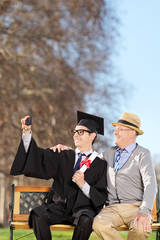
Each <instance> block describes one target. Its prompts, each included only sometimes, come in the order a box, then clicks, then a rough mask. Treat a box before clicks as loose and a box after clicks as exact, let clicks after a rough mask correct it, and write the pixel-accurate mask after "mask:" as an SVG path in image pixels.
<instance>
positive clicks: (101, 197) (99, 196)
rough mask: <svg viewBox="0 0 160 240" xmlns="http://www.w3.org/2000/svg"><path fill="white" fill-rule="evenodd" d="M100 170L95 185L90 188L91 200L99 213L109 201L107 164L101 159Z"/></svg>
mask: <svg viewBox="0 0 160 240" xmlns="http://www.w3.org/2000/svg"><path fill="white" fill-rule="evenodd" d="M98 169H99V173H98V176H97V180H96V182H95V184H94V185H92V184H91V186H90V199H91V202H92V204H93V206H94V208H95V209H97V212H99V211H100V209H101V208H102V207H103V205H104V203H105V202H106V200H107V178H106V175H107V163H106V162H105V161H103V160H100V159H99V163H98Z"/></svg>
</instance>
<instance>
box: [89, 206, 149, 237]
mask: <svg viewBox="0 0 160 240" xmlns="http://www.w3.org/2000/svg"><path fill="white" fill-rule="evenodd" d="M140 205H141V202H136V203H132V204H124V203H121V204H114V205H111V206H106V207H105V208H103V209H102V210H101V211H100V213H99V214H98V215H97V216H96V217H95V218H94V222H93V227H92V228H93V230H94V231H95V233H96V234H97V235H98V236H99V237H100V238H101V239H104V240H123V238H122V237H121V235H120V234H119V232H118V231H117V230H116V227H119V226H121V225H124V224H126V225H128V226H129V233H128V238H127V239H128V240H145V239H147V238H148V237H149V234H150V233H151V232H152V230H150V231H149V232H144V231H143V230H138V229H137V225H136V224H135V225H134V226H133V220H134V218H135V216H136V214H137V213H138V211H139V206H140Z"/></svg>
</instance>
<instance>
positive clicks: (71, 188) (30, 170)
mask: <svg viewBox="0 0 160 240" xmlns="http://www.w3.org/2000/svg"><path fill="white" fill-rule="evenodd" d="M31 120H32V119H31V118H29V116H26V117H24V118H23V119H22V120H21V123H22V130H23V134H22V139H21V142H20V145H19V148H18V151H17V154H16V157H15V160H14V162H13V165H12V168H11V172H10V174H11V175H20V174H24V175H25V176H27V177H35V178H41V179H51V178H53V180H54V181H53V185H52V188H51V191H50V193H49V196H48V200H47V204H46V205H43V206H38V207H36V208H34V209H33V210H32V211H31V213H30V216H29V226H30V227H31V228H32V227H33V230H34V233H35V236H36V238H37V239H38V240H51V239H52V236H51V231H50V225H52V224H60V223H63V224H65V223H66V224H74V225H75V230H74V233H73V237H72V239H74V240H87V239H88V238H89V236H90V234H91V232H92V221H93V218H94V216H95V215H96V214H98V212H99V211H100V210H101V208H102V207H103V205H104V203H105V201H106V198H107V192H106V162H105V161H103V160H101V159H100V158H98V157H97V153H96V152H94V151H93V149H92V145H93V142H94V141H95V138H96V137H97V134H102V135H103V134H104V133H103V132H104V126H103V125H104V123H103V118H100V117H97V116H94V115H90V114H87V113H83V112H79V111H78V112H77V122H78V123H77V125H76V126H75V129H74V130H73V140H74V143H75V146H76V149H75V150H73V149H70V150H67V151H63V152H60V153H58V152H53V151H52V150H51V149H42V148H40V147H38V146H37V144H36V142H35V140H34V139H33V137H32V132H31V124H32V121H31Z"/></svg>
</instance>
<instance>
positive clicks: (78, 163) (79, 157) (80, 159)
mask: <svg viewBox="0 0 160 240" xmlns="http://www.w3.org/2000/svg"><path fill="white" fill-rule="evenodd" d="M82 156H86V155H85V154H84V153H78V160H77V162H76V165H75V168H74V170H73V173H75V172H76V171H77V170H79V169H80V162H81V161H82Z"/></svg>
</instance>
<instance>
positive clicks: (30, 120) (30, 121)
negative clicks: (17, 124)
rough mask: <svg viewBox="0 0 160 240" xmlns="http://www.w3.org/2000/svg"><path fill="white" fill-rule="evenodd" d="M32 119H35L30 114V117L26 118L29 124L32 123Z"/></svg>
mask: <svg viewBox="0 0 160 240" xmlns="http://www.w3.org/2000/svg"><path fill="white" fill-rule="evenodd" d="M32 121H33V118H32V116H30V117H28V118H27V119H26V122H25V124H26V125H27V126H29V125H32Z"/></svg>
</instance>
